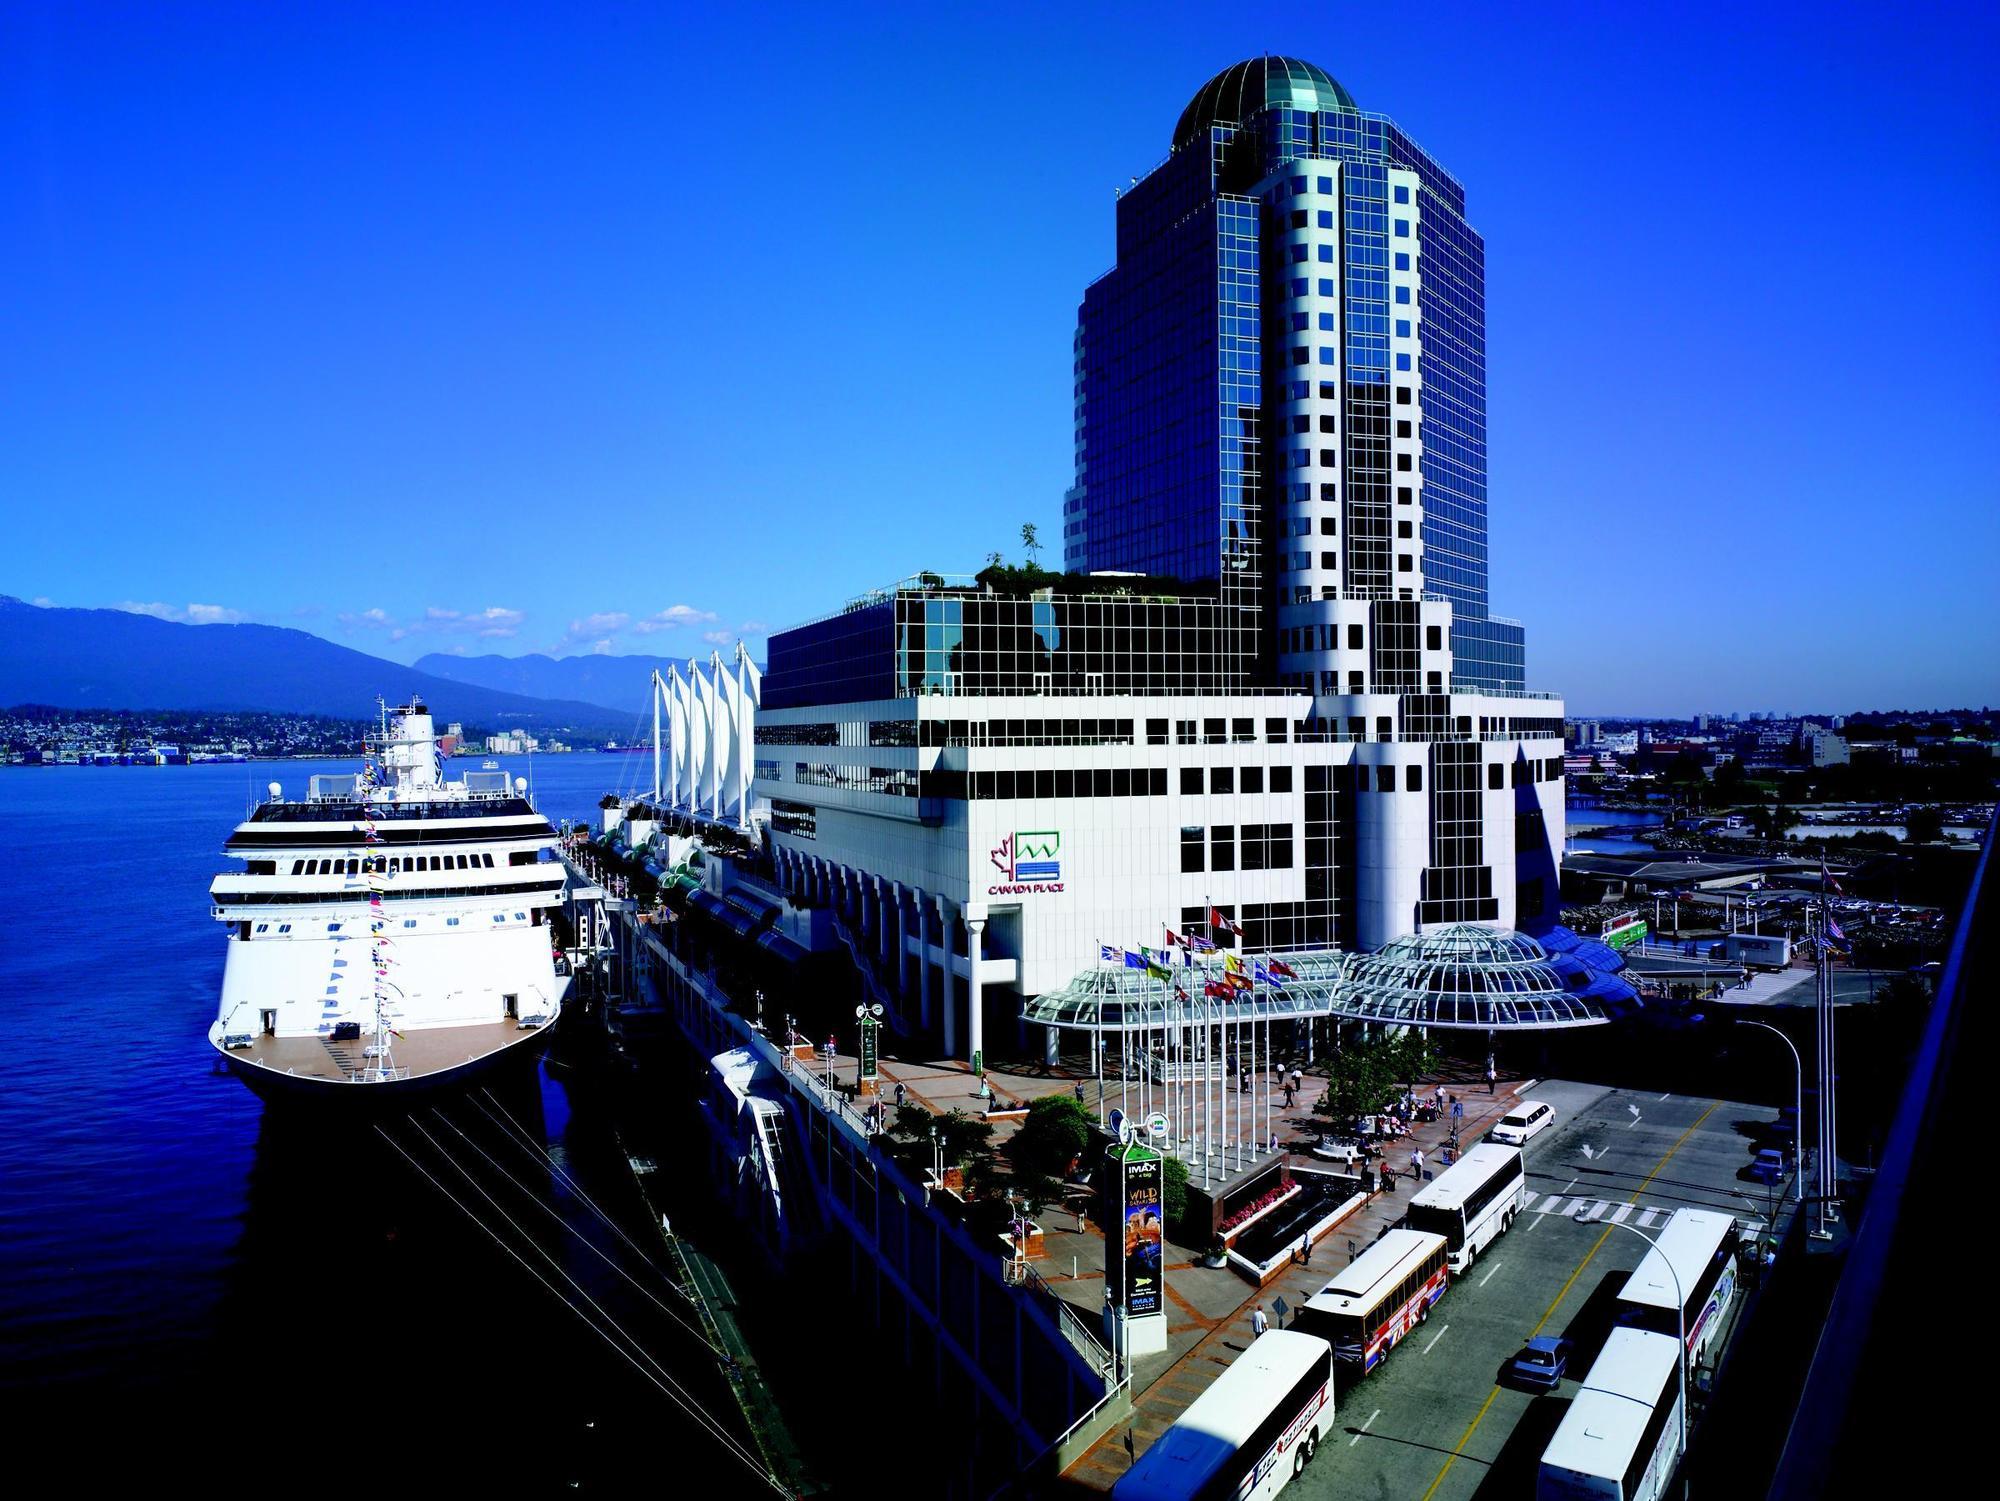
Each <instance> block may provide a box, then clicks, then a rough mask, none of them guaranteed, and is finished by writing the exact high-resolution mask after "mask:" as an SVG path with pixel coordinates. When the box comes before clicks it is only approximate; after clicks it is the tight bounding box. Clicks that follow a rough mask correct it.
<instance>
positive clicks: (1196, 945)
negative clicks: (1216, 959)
mask: <svg viewBox="0 0 2000 1501" xmlns="http://www.w3.org/2000/svg"><path fill="white" fill-rule="evenodd" d="M1187 946H1188V947H1189V948H1191V949H1194V950H1196V951H1198V952H1200V953H1204V954H1206V953H1212V952H1214V950H1215V945H1214V944H1212V943H1210V942H1209V941H1208V940H1207V939H1206V938H1203V937H1201V936H1200V935H1198V934H1195V933H1190V934H1188V936H1187Z"/></svg>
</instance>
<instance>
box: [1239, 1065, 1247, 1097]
mask: <svg viewBox="0 0 2000 1501" xmlns="http://www.w3.org/2000/svg"><path fill="white" fill-rule="evenodd" d="M1237 1093H1239V1094H1248V1093H1250V1070H1249V1069H1247V1068H1246V1069H1244V1070H1243V1074H1242V1077H1241V1079H1240V1080H1239V1087H1238V1089H1237Z"/></svg>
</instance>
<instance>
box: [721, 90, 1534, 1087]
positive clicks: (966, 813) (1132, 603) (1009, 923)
mask: <svg viewBox="0 0 2000 1501" xmlns="http://www.w3.org/2000/svg"><path fill="white" fill-rule="evenodd" d="M1172 146H1173V150H1172V153H1171V154H1170V155H1169V156H1168V157H1167V159H1166V160H1165V161H1164V162H1163V163H1162V164H1161V165H1160V166H1158V167H1156V168H1155V169H1154V170H1153V171H1152V172H1151V173H1150V174H1148V175H1147V176H1146V177H1145V178H1144V179H1142V180H1141V181H1139V182H1138V183H1136V184H1135V185H1134V186H1133V187H1131V188H1130V189H1129V190H1128V191H1126V192H1125V193H1124V194H1123V195H1122V196H1121V197H1120V200H1119V204H1118V263H1117V266H1116V268H1115V269H1114V270H1112V271H1111V272H1109V273H1108V274H1106V275H1105V276H1104V277H1102V278H1100V279H1099V280H1098V281H1097V282H1095V283H1093V284H1092V285H1091V287H1090V288H1089V289H1088V291H1086V293H1085V294H1084V299H1083V305H1082V310H1081V314H1080V316H1079V319H1078V324H1077V334H1076V404H1077V411H1076V444H1077V465H1076V483H1075V487H1074V488H1073V489H1072V491H1071V492H1070V495H1069V497H1068V500H1067V503H1066V506H1065V527H1064V532H1065V535H1064V561H1065V564H1066V567H1067V570H1068V571H1067V572H1066V573H1064V574H1063V575H1060V576H1058V575H1054V574H1041V573H1039V572H1029V571H1026V570H1016V571H1007V570H988V572H987V573H986V574H983V575H981V576H980V578H979V579H977V580H972V579H948V578H946V577H944V576H942V575H939V574H930V573H926V574H918V575H915V576H913V577H911V578H909V579H906V580H904V581H903V582H901V583H899V584H896V585H893V586H890V587H888V588H885V589H881V590H878V591H875V592H873V593H870V594H867V595H863V596H861V597H859V598H856V599H854V600H851V601H850V602H849V603H848V604H847V605H845V606H844V607H842V608H841V609H839V610H837V611H835V612H833V613H831V614H829V615H827V616H825V617H823V618H821V619H818V620H815V621H812V622H810V623H808V624H805V625H802V626H798V627H796V628H794V629H792V630H788V631H783V632H779V633H778V634H776V635H774V636H773V637H772V638H771V647H770V659H769V664H768V668H767V671H766V674H765V678H764V683H763V696H762V702H761V705H760V706H759V708H758V711H757V715H756V726H755V792H756V795H757V797H758V798H759V799H760V800H761V799H768V801H769V804H770V810H771V812H770V826H769V828H770V834H769V839H770V848H771V852H772V856H773V859H774V861H775V864H776V866H777V869H778V872H779V874H780V876H781V878H782V879H783V880H784V881H785V882H786V883H787V885H788V886H790V887H791V888H792V889H793V891H794V892H795V893H798V894H800V895H803V896H807V897H810V898H813V899H817V900H837V901H839V902H840V903H841V904H842V906H843V907H845V908H846V909H847V910H848V911H850V912H851V913H854V914H857V915H858V917H859V920H860V924H861V927H862V930H863V934H864V937H865V938H866V940H867V941H868V942H869V943H871V944H874V945H878V946H879V949H878V952H879V954H880V956H881V959H882V961H883V965H884V968H885V970H887V971H888V972H889V973H890V974H891V975H892V976H893V978H894V979H895V980H896V982H897V983H898V985H899V986H900V987H901V988H902V989H904V990H905V991H906V992H907V993H908V995H909V997H910V999H911V1001H912V1003H913V1004H912V1006H911V1010H912V1012H914V1013H918V1014H920V1015H921V1016H922V1018H923V1020H924V1023H925V1024H927V1025H930V1026H932V1027H933V1028H934V1029H935V1030H936V1031H937V1032H938V1033H940V1034H941V1036H942V1040H943V1041H944V1043H945V1046H946V1047H947V1049H949V1050H951V1051H954V1052H957V1053H961V1054H964V1055H967V1056H973V1055H976V1054H977V1053H978V1052H979V1051H980V1048H981V1039H982V1037H983V1036H984V1035H986V1034H987V1031H988V1028H987V1023H988V1022H989V1021H990V1022H991V1023H993V1024H995V1025H1003V1024H1005V1023H1006V1022H1007V1021H1008V1020H1009V1018H1010V1017H1012V1018H1015V1019H1018V1018H1019V1016H1020V1015H1021V1007H1022V1006H1023V1005H1024V1004H1025V1003H1026V1002H1028V1001H1030V1000H1032V999H1034V998H1036V997H1046V996H1047V995H1048V994H1049V993H1050V992H1054V991H1058V990H1061V989H1062V988H1063V987H1065V986H1067V985H1069V984H1070V982H1071V981H1072V980H1073V979H1074V978H1075V977H1076V976H1077V975H1078V973H1079V971H1081V970H1083V969H1085V968H1087V967H1089V966H1092V965H1094V964H1095V963H1097V962H1098V959H1099V954H1100V947H1101V946H1104V945H1110V946H1113V947H1114V948H1115V947H1116V946H1119V945H1124V946H1128V947H1129V946H1133V945H1137V944H1146V943H1151V944H1156V945H1157V944H1159V943H1160V942H1161V940H1162V938H1163V936H1164V933H1165V932H1166V931H1168V930H1179V931H1185V930H1187V929H1189V928H1198V929H1201V928H1206V927H1207V926H1208V922H1209V913H1210V909H1211V908H1216V909H1220V910H1221V911H1222V913H1223V914H1225V915H1226V916H1227V917H1229V918H1230V919H1231V920H1232V921H1233V922H1234V923H1236V924H1237V925H1239V926H1240V927H1241V929H1242V942H1243V944H1244V945H1245V946H1246V947H1248V948H1251V949H1267V950H1272V951H1284V952H1289V951H1308V950H1313V949H1326V948H1332V947H1339V948H1342V949H1350V950H1357V949H1358V950H1372V949H1375V948H1377V947H1379V946H1380V945H1382V944H1383V943H1385V942H1387V941H1389V940H1390V939H1393V938H1397V937H1400V936H1402V935H1405V934H1408V933H1411V932H1414V931H1417V930H1419V929H1422V928H1425V927H1430V926H1435V925H1440V924H1446V923H1460V922H1473V923H1483V924H1489V925H1494V926H1499V927H1512V926H1516V925H1533V924H1535V923H1538V922H1542V921H1546V920H1548V919H1549V918H1552V917H1553V915H1554V910H1555V903H1556V897H1557V894H1556V889H1555V862H1554V858H1553V853H1552V852H1553V851H1555V850H1559V849H1560V848H1561V847H1562V834H1563V790H1562V738H1561V737H1562V705H1561V704H1560V703H1559V702H1557V701H1555V700H1554V699H1553V698H1551V697H1549V696H1547V695H1537V694H1530V693H1528V692H1526V691H1525V690H1524V689H1523V687H1522V675H1523V658H1522V638H1521V630H1520V627H1519V626H1518V625H1516V624H1514V623H1513V622H1510V621H1501V620H1498V619H1495V618H1494V617H1492V616H1490V615H1489V614H1488V613H1487V608H1486V604H1487V579H1486V490H1485V479H1486V449H1485V418H1486V414H1485V345H1484V285H1483V280H1484V253H1483V248H1482V245H1481V242H1480V239H1479V237H1478V235H1477V234H1475V233H1474V232H1473V231H1472V230H1471V229H1470V228H1469V227H1468V226H1467V224H1466V222H1465V219H1464V214H1463V210H1464V201H1465V200H1464V193H1463V191H1462V190H1461V189H1460V188H1459V186H1458V184H1457V183H1456V182H1454V181H1453V180H1452V179H1451V178H1450V177H1449V176H1448V175H1446V173H1445V172H1444V171H1443V170H1442V169H1441V168H1439V167H1438V166H1437V165H1436V164H1435V163H1434V162H1432V161H1431V159H1430V158H1429V157H1428V156H1426V155H1425V154H1424V153H1423V152H1422V151H1420V150H1418V149H1417V147H1415V146H1414V145H1413V144H1411V142H1410V141H1409V140H1408V138H1407V137H1405V136H1404V135H1403V134H1402V132H1401V131H1400V130H1398V129H1397V127H1396V126H1395V125H1393V124H1392V123H1390V122H1389V121H1387V120H1385V119H1383V118H1381V117H1380V116H1377V115H1370V114H1365V113H1363V112H1361V111H1360V110H1358V109H1356V108H1355V106H1354V102H1353V100H1352V99H1350V98H1349V97H1348V95H1347V92H1346V91H1345V90H1344V89H1342V88H1341V87H1340V85H1339V84H1337V83H1335V82H1334V81H1333V80H1332V79H1331V78H1329V77H1328V76H1327V75H1326V74H1325V73H1323V72H1321V71H1320V70H1319V69H1317V68H1314V67H1311V66H1309V65H1307V64H1304V63H1300V62H1296V61H1293V60H1290V59H1286V58H1260V59H1257V60H1255V61H1251V62H1246V63H1241V64H1238V65H1237V66H1235V67H1233V68H1230V69H1228V70H1227V71H1226V72H1224V73H1222V74H1220V75H1218V76H1217V77H1216V78H1215V79H1213V80H1212V81H1210V82H1209V83H1208V84H1206V85H1204V86H1203V87H1202V89H1201V90H1200V92H1199V93H1197V94H1196V95H1195V98H1194V100H1193V102H1192V103H1191V104H1189V105H1188V107H1187V109H1186V110H1185V111H1184V112H1183V113H1182V115H1181V118H1180V122H1179V124H1178V125H1177V127H1176V128H1175V130H1174V135H1173V141H1172ZM1004 529H1005V528H1004V527H1003V526H1002V523H1001V521H1000V519H999V518H995V532H996V535H998V534H999V533H1000V531H1002V530H1004ZM1224 931H1225V932H1226V929H1225V930H1224Z"/></svg>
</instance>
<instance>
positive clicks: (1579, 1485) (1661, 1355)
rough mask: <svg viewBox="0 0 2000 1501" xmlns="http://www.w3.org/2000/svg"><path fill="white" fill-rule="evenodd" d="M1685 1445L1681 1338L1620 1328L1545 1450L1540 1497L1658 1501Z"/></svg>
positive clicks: (1559, 1500) (1539, 1476)
mask: <svg viewBox="0 0 2000 1501" xmlns="http://www.w3.org/2000/svg"><path fill="white" fill-rule="evenodd" d="M1681 1443H1682V1434H1681V1378H1680V1351H1679V1349H1678V1348H1677V1347H1676V1346H1675V1343H1674V1338H1673V1336H1672V1335H1667V1336H1665V1337H1664V1338H1663V1337H1662V1336H1660V1335H1657V1334H1652V1333H1649V1332H1648V1331H1646V1330H1643V1329H1614V1330H1612V1331H1611V1337H1610V1338H1609V1339H1607V1340H1605V1342H1604V1349H1603V1352H1602V1353H1601V1354H1599V1355H1598V1357H1597V1359H1596V1361H1595V1362H1594V1363H1593V1364H1592V1365H1591V1367H1590V1374H1589V1375H1588V1376H1585V1377H1584V1378H1583V1387H1582V1389H1581V1390H1580V1391H1578V1392H1577V1394H1576V1399H1575V1400H1574V1401H1572V1402H1571V1403H1570V1404H1569V1410H1568V1411H1567V1412H1565V1413H1564V1414H1563V1419H1562V1422H1561V1424H1559V1425H1558V1426H1557V1428H1556V1431H1555V1436H1554V1437H1553V1438H1551V1439H1550V1440H1549V1446H1548V1448H1546V1449H1544V1450H1543V1451H1542V1466H1541V1469H1540V1470H1539V1471H1538V1472H1537V1473H1536V1476H1535V1501H1654V1498H1655V1497H1657V1496H1659V1495H1660V1493H1661V1492H1662V1491H1663V1490H1664V1489H1665V1488H1666V1485H1667V1482H1668V1481H1669V1480H1671V1479H1672V1478H1673V1474H1674V1466H1675V1465H1676V1464H1678V1463H1679V1462H1680V1457H1681Z"/></svg>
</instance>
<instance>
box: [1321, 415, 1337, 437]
mask: <svg viewBox="0 0 2000 1501" xmlns="http://www.w3.org/2000/svg"><path fill="white" fill-rule="evenodd" d="M1319 430H1320V431H1321V432H1323V433H1337V432H1339V431H1340V419H1339V418H1338V417H1333V416H1324V415H1323V416H1321V418H1320V419H1319Z"/></svg>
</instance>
